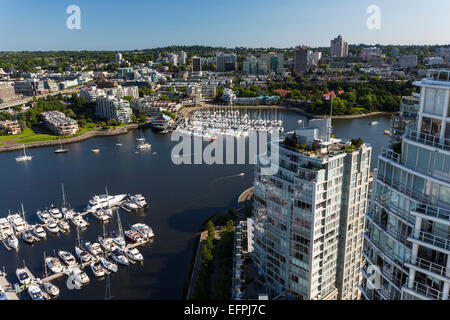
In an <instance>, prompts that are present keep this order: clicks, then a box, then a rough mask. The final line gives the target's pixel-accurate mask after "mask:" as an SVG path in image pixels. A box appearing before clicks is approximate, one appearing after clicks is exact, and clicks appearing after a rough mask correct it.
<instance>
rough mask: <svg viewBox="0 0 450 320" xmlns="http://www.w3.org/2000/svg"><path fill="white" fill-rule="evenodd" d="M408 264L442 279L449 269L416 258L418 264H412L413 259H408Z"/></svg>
mask: <svg viewBox="0 0 450 320" xmlns="http://www.w3.org/2000/svg"><path fill="white" fill-rule="evenodd" d="M406 263H407V264H409V265H411V266H415V267H417V268H420V269H422V270H425V271H428V272H432V273H434V274H437V275H439V276H441V277H445V276H446V272H447V268H446V267H445V266H442V265H440V264H437V263H434V262H431V261H428V260H425V259H423V258H416V262H415V263H412V261H411V259H408V261H406Z"/></svg>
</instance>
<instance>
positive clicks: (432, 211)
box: [412, 203, 450, 222]
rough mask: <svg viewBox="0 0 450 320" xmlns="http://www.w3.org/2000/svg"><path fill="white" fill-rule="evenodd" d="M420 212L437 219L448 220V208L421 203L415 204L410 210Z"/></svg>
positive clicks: (449, 215)
mask: <svg viewBox="0 0 450 320" xmlns="http://www.w3.org/2000/svg"><path fill="white" fill-rule="evenodd" d="M414 213H420V214H422V215H426V216H429V217H434V218H438V219H442V220H445V221H446V222H450V210H446V209H443V208H440V207H435V206H432V205H429V204H425V203H421V204H418V205H417V208H416V209H415V210H412V214H414Z"/></svg>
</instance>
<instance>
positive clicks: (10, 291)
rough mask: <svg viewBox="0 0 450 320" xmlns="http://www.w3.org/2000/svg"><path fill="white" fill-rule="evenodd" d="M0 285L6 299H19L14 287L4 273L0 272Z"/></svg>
mask: <svg viewBox="0 0 450 320" xmlns="http://www.w3.org/2000/svg"><path fill="white" fill-rule="evenodd" d="M0 287H2V288H3V290H5V295H6V298H7V299H8V300H19V296H18V295H17V293H16V290H14V287H13V286H12V285H11V284H10V283H9V282H8V280H7V279H6V275H5V274H3V272H0Z"/></svg>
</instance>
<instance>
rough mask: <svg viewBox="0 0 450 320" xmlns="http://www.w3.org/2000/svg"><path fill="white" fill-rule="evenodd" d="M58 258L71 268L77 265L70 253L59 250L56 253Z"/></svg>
mask: <svg viewBox="0 0 450 320" xmlns="http://www.w3.org/2000/svg"><path fill="white" fill-rule="evenodd" d="M58 256H59V257H60V258H61V259H62V261H64V263H65V264H66V265H67V266H69V267H71V266H74V265H76V264H77V261H76V260H75V257H74V256H73V254H71V253H70V252H67V251H63V250H60V251H59V252H58Z"/></svg>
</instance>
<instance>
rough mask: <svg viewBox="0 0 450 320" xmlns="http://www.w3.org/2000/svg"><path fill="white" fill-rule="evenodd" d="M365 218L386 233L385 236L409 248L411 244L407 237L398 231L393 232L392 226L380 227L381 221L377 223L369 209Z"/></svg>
mask: <svg viewBox="0 0 450 320" xmlns="http://www.w3.org/2000/svg"><path fill="white" fill-rule="evenodd" d="M367 217H368V218H369V219H370V220H371V221H372V222H373V223H374V224H375V225H376V226H377V227H378V228H379V229H381V230H382V231H384V232H386V233H387V234H389V235H390V236H391V237H393V238H394V239H395V240H397V241H398V242H400V243H402V244H404V245H405V246H407V247H409V248H411V243H410V242H409V241H408V235H407V234H405V233H402V232H399V231H396V230H394V229H393V228H394V227H393V226H392V225H391V224H389V223H387V224H386V226H383V225H381V221H378V220H377V219H375V217H374V215H373V210H372V209H369V211H367Z"/></svg>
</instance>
